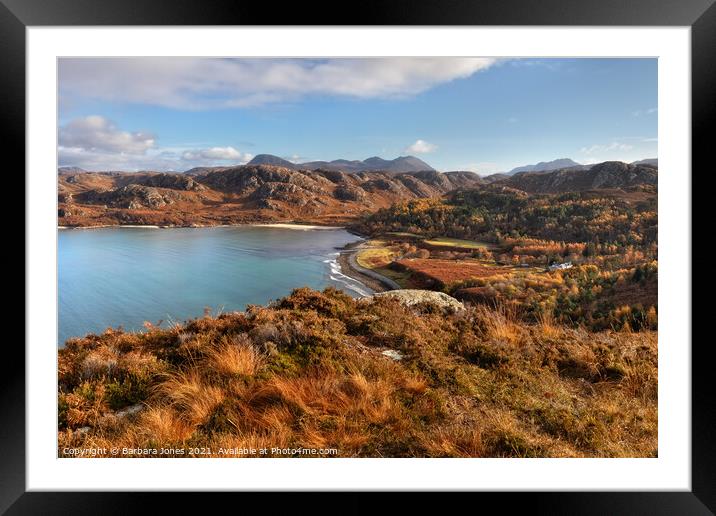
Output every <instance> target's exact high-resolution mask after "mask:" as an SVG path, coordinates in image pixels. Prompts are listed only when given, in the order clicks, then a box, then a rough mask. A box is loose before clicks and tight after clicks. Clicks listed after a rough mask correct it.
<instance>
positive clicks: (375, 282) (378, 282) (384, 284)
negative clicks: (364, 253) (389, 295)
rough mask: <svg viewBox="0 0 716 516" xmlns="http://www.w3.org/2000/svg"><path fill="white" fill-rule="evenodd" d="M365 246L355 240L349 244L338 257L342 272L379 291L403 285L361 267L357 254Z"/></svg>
mask: <svg viewBox="0 0 716 516" xmlns="http://www.w3.org/2000/svg"><path fill="white" fill-rule="evenodd" d="M362 248H363V242H362V241H360V242H354V243H352V244H347V245H346V246H345V247H343V249H341V251H340V253H339V254H338V256H337V257H336V261H337V262H338V265H340V267H341V273H343V274H345V275H346V276H348V277H349V278H353V279H354V280H356V281H358V282H360V283H362V284H364V285H365V286H366V287H369V288H371V289H372V290H374V291H375V292H376V293H377V292H387V291H388V290H397V289H401V288H402V287H401V286H400V285H398V284H397V283H396V282H395V281H393V280H391V279H390V278H386V277H385V276H383V275H381V274H378V273H377V272H375V271H369V270H367V269H363V267H360V266H359V265H358V264H357V263H356V261H355V258H356V255H357V254H358V252H359V251H360V250H361V249H362Z"/></svg>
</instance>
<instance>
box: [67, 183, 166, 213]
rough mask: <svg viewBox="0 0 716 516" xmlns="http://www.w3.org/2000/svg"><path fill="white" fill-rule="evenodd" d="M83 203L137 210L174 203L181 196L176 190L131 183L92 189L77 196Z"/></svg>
mask: <svg viewBox="0 0 716 516" xmlns="http://www.w3.org/2000/svg"><path fill="white" fill-rule="evenodd" d="M76 198H77V200H78V201H79V202H82V203H90V204H102V205H105V206H111V207H113V208H127V209H130V210H136V209H141V208H161V207H163V206H167V205H169V204H173V203H174V202H175V201H177V200H178V199H179V198H180V197H179V195H178V194H177V193H176V192H171V191H169V192H167V191H160V190H158V189H156V188H154V187H151V186H145V185H138V184H134V183H132V184H129V185H127V186H123V187H121V188H116V189H114V190H106V191H101V190H90V191H88V192H83V193H81V194H78V195H77V196H76Z"/></svg>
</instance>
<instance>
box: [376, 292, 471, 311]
mask: <svg viewBox="0 0 716 516" xmlns="http://www.w3.org/2000/svg"><path fill="white" fill-rule="evenodd" d="M373 296H374V297H392V298H395V299H397V300H398V301H400V302H401V303H402V304H404V305H406V306H413V305H418V304H422V303H431V304H434V305H437V306H439V307H440V308H445V309H448V310H452V311H460V310H464V309H465V305H463V304H462V303H461V302H460V301H458V300H457V299H455V298H454V297H451V296H448V295H447V294H445V293H444V292H435V291H433V290H418V289H402V290H389V291H388V292H380V293H377V294H374V295H373Z"/></svg>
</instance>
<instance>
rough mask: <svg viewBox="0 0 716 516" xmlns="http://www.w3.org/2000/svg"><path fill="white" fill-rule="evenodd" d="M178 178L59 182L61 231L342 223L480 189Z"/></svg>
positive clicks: (328, 174) (254, 176)
mask: <svg viewBox="0 0 716 516" xmlns="http://www.w3.org/2000/svg"><path fill="white" fill-rule="evenodd" d="M195 172H196V173H194V174H180V173H156V172H142V173H96V172H92V173H78V174H62V175H60V176H58V181H59V185H58V189H59V199H58V200H59V217H60V221H59V223H60V225H62V226H88V225H104V224H109V225H116V224H152V225H193V224H197V225H216V224H232V223H245V222H271V221H304V222H312V223H322V224H337V223H344V222H346V221H348V220H351V219H353V218H355V217H357V216H359V215H361V214H365V213H369V212H372V211H375V210H377V209H379V208H381V207H387V206H389V205H391V204H393V203H395V202H398V201H401V200H407V199H416V198H427V197H440V196H441V195H443V194H445V193H447V192H449V191H452V190H455V189H457V188H467V187H472V186H475V185H478V184H481V180H480V178H479V177H478V176H477V175H475V174H471V173H469V172H455V173H449V174H443V173H441V172H436V171H421V172H403V173H400V174H396V173H391V172H357V173H353V174H349V173H346V172H341V171H335V170H315V171H312V170H295V169H293V168H287V167H279V166H273V165H243V166H238V167H220V168H206V169H197V170H196V171H195Z"/></svg>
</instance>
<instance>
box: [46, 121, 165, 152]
mask: <svg viewBox="0 0 716 516" xmlns="http://www.w3.org/2000/svg"><path fill="white" fill-rule="evenodd" d="M155 140H156V138H155V136H154V135H152V134H149V133H143V132H135V133H130V132H127V131H121V130H119V129H117V127H116V126H115V125H114V124H113V123H112V122H110V121H109V120H107V119H106V118H104V117H102V116H98V115H91V116H86V117H83V118H76V119H75V120H72V121H71V122H69V123H68V124H67V125H64V126H62V127H60V129H59V144H60V146H62V147H73V148H78V149H84V150H86V151H107V152H123V153H126V154H144V153H145V152H146V151H147V150H148V149H151V148H152V147H154V143H155Z"/></svg>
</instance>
